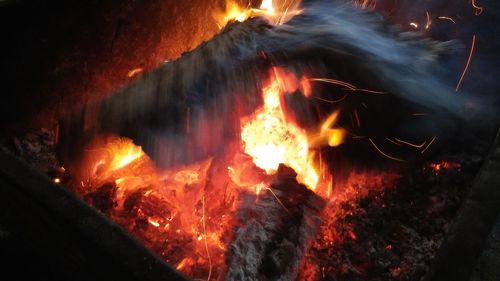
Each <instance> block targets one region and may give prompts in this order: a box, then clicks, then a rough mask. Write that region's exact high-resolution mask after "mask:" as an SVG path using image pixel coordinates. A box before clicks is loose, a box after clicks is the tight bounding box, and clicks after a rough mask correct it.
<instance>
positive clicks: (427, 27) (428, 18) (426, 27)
mask: <svg viewBox="0 0 500 281" xmlns="http://www.w3.org/2000/svg"><path fill="white" fill-rule="evenodd" d="M425 14H426V15H427V23H426V24H425V29H429V27H430V26H431V24H432V19H431V16H430V15H429V12H428V11H426V12H425Z"/></svg>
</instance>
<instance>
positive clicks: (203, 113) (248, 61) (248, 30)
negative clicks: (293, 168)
mask: <svg viewBox="0 0 500 281" xmlns="http://www.w3.org/2000/svg"><path fill="white" fill-rule="evenodd" d="M303 8H304V9H303V11H302V13H301V14H300V15H298V16H296V17H295V18H293V19H292V20H291V21H289V22H288V23H286V24H283V25H277V26H274V25H271V24H269V23H267V22H266V21H265V20H264V19H260V18H254V19H250V20H247V21H245V22H243V23H233V24H230V25H229V26H227V27H226V28H225V30H223V31H222V32H221V33H220V34H219V35H217V36H216V37H214V38H213V39H211V40H210V41H208V42H205V43H203V44H202V45H200V46H199V47H198V48H196V49H195V50H193V51H192V52H190V53H187V54H184V55H183V56H182V57H181V58H179V59H178V60H176V61H173V62H169V63H166V64H164V65H162V66H160V67H159V68H158V69H156V70H154V71H152V72H150V73H147V74H145V75H144V76H143V78H142V79H141V80H139V81H137V82H136V83H134V84H133V85H130V86H128V87H126V88H124V89H122V90H120V91H119V92H117V93H116V94H115V95H113V96H112V97H110V98H108V99H106V100H104V101H102V102H99V103H98V104H92V105H89V106H87V108H86V109H85V112H92V115H94V116H92V118H88V116H86V114H78V115H73V116H71V117H70V118H68V119H67V120H63V121H64V122H63V126H62V137H63V142H65V143H66V145H63V146H62V147H63V150H64V147H65V148H66V150H67V149H70V150H72V151H74V148H75V146H74V145H73V144H74V140H75V139H80V142H81V139H89V138H91V137H92V135H95V134H98V133H102V132H106V133H114V134H118V135H122V136H128V137H131V138H132V139H134V141H135V142H136V143H138V144H140V145H142V146H143V149H144V150H145V151H146V152H147V153H148V155H150V156H151V157H152V158H153V159H154V160H155V161H156V162H157V164H159V165H160V166H163V167H165V166H172V165H177V164H179V163H189V162H194V161H197V160H200V159H203V158H206V157H207V156H209V155H217V154H219V153H223V152H224V150H225V146H226V145H227V143H229V142H230V141H231V140H234V139H236V138H238V134H239V118H240V117H242V116H245V115H247V114H249V113H251V112H253V110H255V108H256V107H257V106H258V105H259V104H260V103H261V100H260V99H261V88H262V85H263V84H264V83H263V81H265V79H267V78H266V77H267V74H268V70H269V69H270V68H271V67H272V66H275V65H280V66H284V67H287V68H290V69H293V71H295V72H296V73H297V75H309V76H311V75H315V76H323V77H325V78H334V79H338V80H341V81H345V82H348V83H351V84H353V85H355V86H356V87H358V88H363V89H373V90H378V91H384V92H386V93H387V94H388V95H389V96H391V97H395V98H396V99H397V101H398V102H397V103H395V104H391V103H392V102H393V100H391V99H389V101H388V102H386V104H385V105H380V106H379V105H377V104H374V105H372V107H374V108H377V107H379V108H380V109H379V111H377V110H375V112H378V113H375V114H372V115H371V116H370V118H369V119H371V120H372V119H378V120H381V122H379V123H381V124H379V123H374V124H370V123H368V125H369V126H370V127H371V128H368V129H367V130H368V131H370V132H373V131H380V132H381V134H384V133H387V132H386V131H384V126H386V127H389V126H392V124H393V123H394V120H397V119H399V116H398V115H397V114H396V112H397V113H398V114H399V112H400V111H402V110H403V109H404V110H406V108H408V107H409V106H408V105H404V106H399V103H401V104H404V103H405V102H406V103H408V104H411V105H414V106H416V107H417V108H419V109H425V110H426V111H427V112H430V113H434V114H436V116H437V118H436V120H439V121H438V122H433V121H432V122H428V123H427V124H424V125H421V124H420V125H419V126H415V125H412V126H407V125H408V124H405V123H404V122H403V121H401V122H400V123H401V124H398V126H399V127H404V128H406V130H407V131H411V132H413V133H415V134H421V133H422V132H425V131H426V130H428V129H429V128H431V129H432V130H441V131H443V128H446V126H449V123H450V122H452V123H453V122H454V121H453V120H457V119H461V118H463V117H464V112H465V111H464V108H465V105H466V104H470V103H471V101H472V103H473V104H474V105H475V107H476V109H477V111H478V112H486V111H487V110H486V107H485V106H484V104H483V103H482V102H481V101H480V100H477V99H473V98H472V97H471V96H470V95H468V94H467V93H465V92H461V93H460V95H457V93H456V92H455V90H454V86H455V85H454V83H455V81H450V79H449V77H450V74H449V71H448V69H447V66H448V65H449V64H448V63H449V57H450V56H451V55H452V54H454V52H456V51H457V50H459V49H460V48H459V46H460V45H459V44H457V43H456V42H451V41H448V42H439V41H436V40H431V39H428V38H426V37H424V36H423V35H422V34H420V33H415V32H402V31H401V30H399V29H398V28H396V27H395V26H394V25H391V24H388V23H387V22H386V21H385V20H384V19H383V18H382V16H380V15H379V14H377V13H375V12H370V11H366V10H360V9H355V8H354V7H353V6H352V5H350V4H346V3H341V1H333V2H332V1H305V2H304V3H303ZM315 89H316V90H318V92H315V93H313V94H314V95H317V96H321V97H328V95H329V92H328V91H330V90H331V89H326V90H325V89H323V92H321V89H320V88H315ZM350 96H353V95H350ZM358 103H360V102H358ZM387 103H389V104H387ZM382 104H383V103H382ZM300 106H302V107H307V106H310V105H307V104H302V101H301V104H300ZM300 106H299V107H300ZM291 107H292V108H297V106H296V105H293V104H292V105H291ZM343 107H347V108H348V107H349V103H346V104H342V103H341V104H339V108H340V109H342V108H343ZM397 107H400V109H398V108H397ZM381 111H387V114H384V116H380V115H381V114H380V112H381ZM95 112H97V113H95ZM303 112H310V110H309V111H308V110H303ZM389 113H392V115H391V114H389ZM315 118H316V119H317V118H318V116H305V117H304V116H302V119H306V120H307V119H315ZM89 120H91V121H89ZM450 120H451V121H450ZM306 123H307V122H306ZM384 123H385V124H384ZM75 124H76V125H75ZM387 124H389V125H387ZM75 126H76V127H77V128H80V129H76V130H75ZM375 127H377V128H375ZM427 127H429V128H427ZM81 128H85V129H81ZM408 128H410V129H408ZM77 131H80V133H75V132H77ZM89 135H91V136H90V137H89ZM72 140H73V141H72ZM63 152H64V151H63Z"/></svg>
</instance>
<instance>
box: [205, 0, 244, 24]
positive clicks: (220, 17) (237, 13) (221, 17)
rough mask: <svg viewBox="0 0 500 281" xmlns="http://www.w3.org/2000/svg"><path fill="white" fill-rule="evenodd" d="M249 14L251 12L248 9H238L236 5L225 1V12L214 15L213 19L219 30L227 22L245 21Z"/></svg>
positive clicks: (238, 6) (228, 0)
mask: <svg viewBox="0 0 500 281" xmlns="http://www.w3.org/2000/svg"><path fill="white" fill-rule="evenodd" d="M251 13H252V10H251V9H250V8H248V7H247V8H243V7H240V5H238V3H236V2H233V1H231V0H227V1H226V8H225V10H224V11H223V12H219V13H216V14H215V15H214V17H215V20H216V21H217V25H218V26H219V28H223V27H224V26H226V25H227V24H228V23H229V22H232V21H238V22H243V21H245V20H247V19H248V18H249V17H250V15H251Z"/></svg>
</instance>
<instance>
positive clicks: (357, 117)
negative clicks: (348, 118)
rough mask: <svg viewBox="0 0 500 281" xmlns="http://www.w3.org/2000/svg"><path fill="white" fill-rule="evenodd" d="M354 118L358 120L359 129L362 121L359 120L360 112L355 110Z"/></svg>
mask: <svg viewBox="0 0 500 281" xmlns="http://www.w3.org/2000/svg"><path fill="white" fill-rule="evenodd" d="M354 117H355V118H356V125H358V128H360V127H361V120H360V119H359V115H358V111H357V110H354Z"/></svg>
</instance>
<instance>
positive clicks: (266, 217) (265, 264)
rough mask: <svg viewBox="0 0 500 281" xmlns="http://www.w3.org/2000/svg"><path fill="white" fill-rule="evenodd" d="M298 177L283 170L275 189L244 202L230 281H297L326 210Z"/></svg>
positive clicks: (231, 250) (245, 197)
mask: <svg viewBox="0 0 500 281" xmlns="http://www.w3.org/2000/svg"><path fill="white" fill-rule="evenodd" d="M296 176H297V174H296V173H295V172H294V171H293V170H292V169H290V168H288V167H285V166H280V168H279V170H278V172H277V175H276V178H275V181H274V182H273V183H272V184H271V186H270V187H269V189H264V190H262V191H261V192H260V194H259V195H255V194H253V193H252V194H248V193H246V194H245V193H243V194H242V195H241V196H240V198H239V201H240V205H239V206H240V207H239V209H238V211H237V213H236V216H237V218H238V220H239V227H238V228H237V229H236V230H235V233H234V240H233V242H232V243H231V245H230V247H229V250H228V253H227V255H226V265H227V269H226V273H225V280H227V281H236V280H247V281H253V280H255V281H257V280H259V281H262V280H283V281H285V280H295V278H296V276H297V271H298V269H299V268H300V266H299V265H300V263H301V261H302V258H303V257H304V254H305V251H306V249H307V248H308V245H309V240H310V239H311V238H312V237H313V235H314V233H315V231H316V229H317V227H319V224H320V212H321V210H322V209H323V207H324V205H325V202H324V200H323V199H321V198H320V197H318V196H317V195H315V194H314V192H312V191H311V190H309V189H307V188H306V187H305V186H304V185H301V184H299V183H297V181H296V179H295V178H296Z"/></svg>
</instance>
